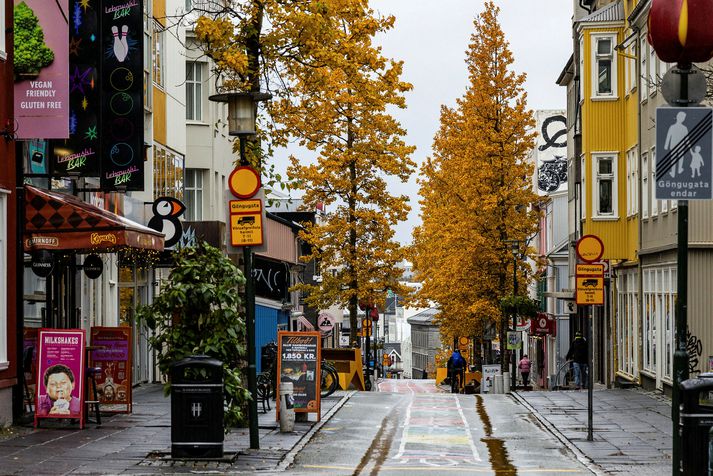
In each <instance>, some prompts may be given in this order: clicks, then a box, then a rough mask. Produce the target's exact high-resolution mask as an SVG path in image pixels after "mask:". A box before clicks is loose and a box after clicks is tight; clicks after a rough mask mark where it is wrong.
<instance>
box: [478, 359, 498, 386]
mask: <svg viewBox="0 0 713 476" xmlns="http://www.w3.org/2000/svg"><path fill="white" fill-rule="evenodd" d="M500 373H501V370H500V364H492V365H483V382H482V385H481V387H480V388H481V393H490V389H492V388H493V381H494V380H495V376H496V375H500Z"/></svg>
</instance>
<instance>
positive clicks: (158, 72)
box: [151, 19, 166, 89]
mask: <svg viewBox="0 0 713 476" xmlns="http://www.w3.org/2000/svg"><path fill="white" fill-rule="evenodd" d="M165 49H166V29H165V28H164V27H163V26H162V25H161V24H160V23H159V22H158V21H156V20H155V19H154V20H153V35H152V42H151V79H152V80H153V81H152V83H153V85H154V86H156V87H157V88H159V89H164V87H165V81H164V76H165V68H164V60H165V58H164V55H165Z"/></svg>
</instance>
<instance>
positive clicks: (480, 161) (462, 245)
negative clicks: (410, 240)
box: [412, 2, 538, 337]
mask: <svg viewBox="0 0 713 476" xmlns="http://www.w3.org/2000/svg"><path fill="white" fill-rule="evenodd" d="M498 13H499V9H498V8H497V7H496V6H495V5H494V4H493V3H492V2H488V3H487V4H486V7H485V11H484V12H483V13H482V14H481V15H480V16H479V17H478V18H477V19H476V20H475V22H474V33H473V35H472V37H471V43H470V45H469V49H468V52H467V58H466V64H467V67H468V72H469V79H470V85H469V87H468V88H467V90H466V92H465V94H464V95H463V96H462V97H461V98H460V99H459V100H458V101H457V104H456V106H455V107H454V108H448V107H443V108H442V109H441V126H440V129H439V131H438V132H437V133H436V136H435V137H434V142H433V151H434V154H433V157H431V158H430V159H429V160H427V161H426V162H425V163H424V165H423V167H422V169H421V171H422V178H421V179H420V180H419V184H420V187H421V196H422V199H421V205H422V219H423V223H422V225H421V226H420V227H418V228H417V229H416V231H415V233H414V246H413V254H412V259H413V263H414V270H415V272H416V275H417V277H418V278H419V279H420V280H421V281H422V282H423V288H422V290H421V292H420V293H419V296H418V297H419V299H420V302H422V303H427V302H435V303H437V305H438V306H439V308H440V309H441V313H440V315H439V317H438V320H439V322H440V325H441V333H442V334H443V335H445V336H449V337H453V336H480V335H482V334H483V332H484V330H485V326H486V325H487V324H492V323H500V324H502V317H503V316H502V315H501V311H500V306H499V302H500V299H501V298H502V297H503V296H505V295H507V294H511V293H512V283H513V282H512V274H513V259H512V255H511V250H510V247H509V246H508V245H507V244H506V243H505V240H518V241H519V242H520V243H521V246H520V251H521V252H526V251H527V250H526V242H527V239H528V238H529V237H531V236H532V235H533V234H534V232H535V231H536V225H537V220H538V211H537V207H536V205H537V196H536V194H535V193H534V192H533V190H532V185H531V177H532V173H533V170H532V166H531V165H530V164H529V163H527V161H526V157H527V153H528V151H529V150H530V149H531V148H532V147H533V145H534V141H533V140H534V134H533V128H534V121H533V117H532V114H531V112H530V111H528V110H527V109H526V101H525V92H524V90H523V87H522V85H523V83H524V80H525V78H524V75H518V74H516V73H514V72H513V71H512V70H511V65H512V62H513V58H512V54H511V53H510V51H509V48H508V43H507V41H506V40H505V37H504V35H503V32H502V30H501V29H500V25H499V24H498V20H497V15H498ZM522 262H523V260H520V263H519V264H520V267H519V268H518V270H517V272H518V274H519V276H518V279H519V280H521V281H520V283H521V289H523V288H524V287H525V286H524V285H523V283H525V268H524V267H523V263H522ZM501 330H502V329H501Z"/></svg>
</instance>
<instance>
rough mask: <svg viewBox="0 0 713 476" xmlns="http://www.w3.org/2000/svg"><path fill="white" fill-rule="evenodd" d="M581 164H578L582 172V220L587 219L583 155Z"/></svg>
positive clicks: (585, 168)
mask: <svg viewBox="0 0 713 476" xmlns="http://www.w3.org/2000/svg"><path fill="white" fill-rule="evenodd" d="M580 162H581V166H580V169H579V170H580V171H581V173H582V178H581V180H582V220H586V219H587V177H586V173H585V172H586V170H587V167H586V166H585V163H586V161H585V159H584V156H582V157H581V158H580Z"/></svg>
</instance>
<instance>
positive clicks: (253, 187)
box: [228, 165, 261, 199]
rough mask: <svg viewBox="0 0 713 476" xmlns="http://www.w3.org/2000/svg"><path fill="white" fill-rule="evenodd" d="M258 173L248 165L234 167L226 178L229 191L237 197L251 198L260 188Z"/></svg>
mask: <svg viewBox="0 0 713 476" xmlns="http://www.w3.org/2000/svg"><path fill="white" fill-rule="evenodd" d="M260 185H261V183H260V174H259V173H257V170H255V169H254V168H252V167H250V166H249V165H241V166H240V167H236V168H235V170H233V171H232V172H231V174H230V178H228V187H229V188H230V192H231V193H232V194H233V195H235V196H236V197H237V198H243V199H244V198H251V197H253V196H255V194H256V193H257V192H258V190H260Z"/></svg>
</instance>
